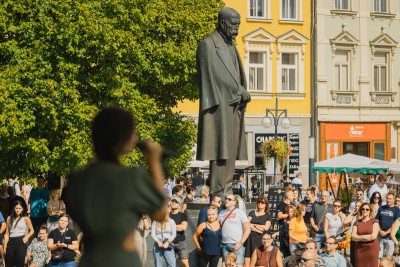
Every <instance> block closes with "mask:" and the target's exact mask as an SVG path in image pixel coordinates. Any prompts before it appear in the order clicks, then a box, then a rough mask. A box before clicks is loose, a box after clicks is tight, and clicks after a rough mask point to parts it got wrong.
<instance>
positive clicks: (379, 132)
mask: <svg viewBox="0 0 400 267" xmlns="http://www.w3.org/2000/svg"><path fill="white" fill-rule="evenodd" d="M325 127H326V128H325V139H326V140H348V139H353V140H384V139H385V138H386V135H385V134H386V124H377V123H376V124H375V123H369V124H367V123H327V124H326V126H325Z"/></svg>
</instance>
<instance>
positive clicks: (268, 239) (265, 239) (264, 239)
mask: <svg viewBox="0 0 400 267" xmlns="http://www.w3.org/2000/svg"><path fill="white" fill-rule="evenodd" d="M261 240H262V241H271V240H272V238H263V239H261Z"/></svg>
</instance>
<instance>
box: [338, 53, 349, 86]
mask: <svg viewBox="0 0 400 267" xmlns="http://www.w3.org/2000/svg"><path fill="white" fill-rule="evenodd" d="M349 81H350V63H349V52H347V51H336V53H335V87H336V88H335V89H336V90H339V91H348V90H349Z"/></svg>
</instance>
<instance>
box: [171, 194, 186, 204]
mask: <svg viewBox="0 0 400 267" xmlns="http://www.w3.org/2000/svg"><path fill="white" fill-rule="evenodd" d="M172 200H176V201H177V202H178V203H179V205H182V204H183V199H182V198H181V197H180V196H178V195H177V194H175V195H172V197H171V201H172Z"/></svg>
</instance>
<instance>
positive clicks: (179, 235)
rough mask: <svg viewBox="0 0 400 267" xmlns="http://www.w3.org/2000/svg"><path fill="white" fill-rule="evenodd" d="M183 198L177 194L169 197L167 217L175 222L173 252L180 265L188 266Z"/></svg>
mask: <svg viewBox="0 0 400 267" xmlns="http://www.w3.org/2000/svg"><path fill="white" fill-rule="evenodd" d="M182 204H183V199H182V198H181V197H180V196H178V195H172V197H171V213H170V214H169V217H170V218H171V219H172V220H174V222H175V224H176V237H175V239H174V241H173V243H174V250H175V254H178V256H179V259H180V260H181V262H182V266H184V267H189V260H188V258H189V255H188V248H187V244H186V237H185V230H186V228H187V217H186V214H185V213H183V212H181V208H182Z"/></svg>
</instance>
